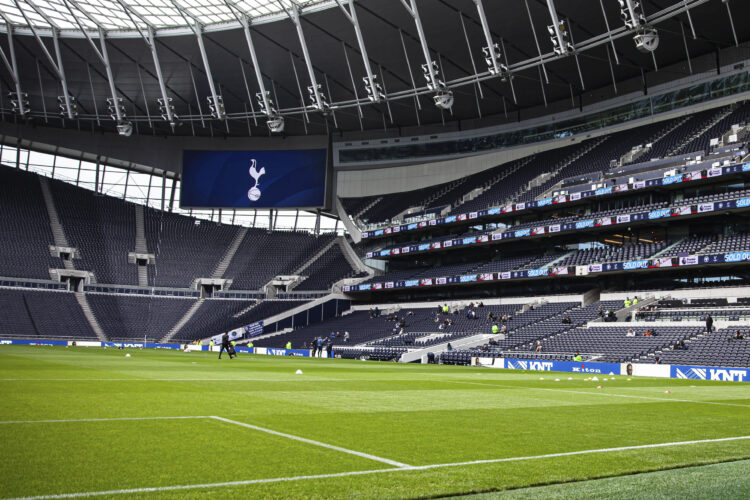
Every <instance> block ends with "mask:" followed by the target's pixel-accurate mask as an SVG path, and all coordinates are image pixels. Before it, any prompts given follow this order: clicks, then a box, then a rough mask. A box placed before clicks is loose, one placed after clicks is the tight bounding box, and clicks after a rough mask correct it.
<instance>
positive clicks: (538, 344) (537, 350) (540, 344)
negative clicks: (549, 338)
mask: <svg viewBox="0 0 750 500" xmlns="http://www.w3.org/2000/svg"><path fill="white" fill-rule="evenodd" d="M536 352H542V341H541V340H537V341H536Z"/></svg>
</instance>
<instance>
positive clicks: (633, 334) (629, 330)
mask: <svg viewBox="0 0 750 500" xmlns="http://www.w3.org/2000/svg"><path fill="white" fill-rule="evenodd" d="M625 336H626V337H635V332H634V331H633V329H632V328H628V332H627V333H626V334H625Z"/></svg>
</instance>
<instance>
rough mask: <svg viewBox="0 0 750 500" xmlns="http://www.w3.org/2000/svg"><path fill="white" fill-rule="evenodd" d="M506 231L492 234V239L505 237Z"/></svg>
mask: <svg viewBox="0 0 750 500" xmlns="http://www.w3.org/2000/svg"><path fill="white" fill-rule="evenodd" d="M503 234H504V233H495V234H493V235H492V241H497V240H501V239H503Z"/></svg>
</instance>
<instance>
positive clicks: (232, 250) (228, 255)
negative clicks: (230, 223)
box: [211, 227, 247, 278]
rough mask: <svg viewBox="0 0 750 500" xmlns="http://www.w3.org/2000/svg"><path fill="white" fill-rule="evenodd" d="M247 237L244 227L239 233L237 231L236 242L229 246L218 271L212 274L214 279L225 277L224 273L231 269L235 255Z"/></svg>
mask: <svg viewBox="0 0 750 500" xmlns="http://www.w3.org/2000/svg"><path fill="white" fill-rule="evenodd" d="M245 235H247V228H246V227H243V228H241V229H240V230H239V231H237V234H236V235H235V237H234V241H232V244H231V245H229V247H228V248H227V251H226V252H225V253H224V256H223V257H222V258H221V260H220V261H219V263H218V264H217V265H216V269H214V272H213V273H212V274H211V277H212V278H223V277H224V273H225V272H226V271H227V268H228V267H229V263H230V262H232V258H234V254H236V253H237V249H238V248H240V245H241V244H242V242H243V240H244V239H245Z"/></svg>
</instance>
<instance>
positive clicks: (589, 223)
mask: <svg viewBox="0 0 750 500" xmlns="http://www.w3.org/2000/svg"><path fill="white" fill-rule="evenodd" d="M588 227H594V219H589V220H579V221H578V222H576V229H586V228H588Z"/></svg>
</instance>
